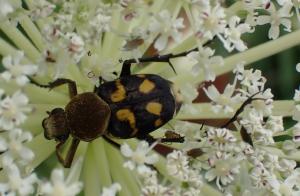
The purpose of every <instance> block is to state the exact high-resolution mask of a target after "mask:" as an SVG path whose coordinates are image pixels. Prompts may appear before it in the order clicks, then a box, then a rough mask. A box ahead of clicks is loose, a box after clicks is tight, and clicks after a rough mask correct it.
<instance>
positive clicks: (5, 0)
mask: <svg viewBox="0 0 300 196" xmlns="http://www.w3.org/2000/svg"><path fill="white" fill-rule="evenodd" d="M13 11H14V7H13V6H12V5H11V3H10V1H9V0H0V21H3V20H4V19H6V17H7V15H8V14H10V13H12V12H13Z"/></svg>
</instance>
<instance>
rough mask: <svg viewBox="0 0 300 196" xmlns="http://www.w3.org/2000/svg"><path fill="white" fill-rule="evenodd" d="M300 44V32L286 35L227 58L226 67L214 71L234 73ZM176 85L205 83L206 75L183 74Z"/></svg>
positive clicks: (176, 81)
mask: <svg viewBox="0 0 300 196" xmlns="http://www.w3.org/2000/svg"><path fill="white" fill-rule="evenodd" d="M299 44H300V30H297V31H294V32H292V33H289V34H287V35H284V36H282V37H280V38H278V39H276V40H272V41H269V42H266V43H263V44H260V45H258V46H256V47H253V48H250V49H248V50H246V51H244V52H240V53H237V54H234V55H231V56H229V57H227V58H225V61H224V66H219V65H214V66H212V69H213V70H214V72H215V74H216V75H221V74H224V73H227V72H230V71H232V70H233V69H234V68H236V65H237V64H239V63H245V65H249V64H251V63H253V62H256V61H259V60H261V59H264V58H266V57H269V56H271V55H274V54H277V53H279V52H281V51H284V50H286V49H289V48H292V47H294V46H297V45H299ZM173 81H174V82H175V83H186V82H187V83H201V82H203V81H204V74H203V73H201V74H199V75H198V76H193V75H192V74H184V75H183V74H182V75H178V76H176V77H174V78H173Z"/></svg>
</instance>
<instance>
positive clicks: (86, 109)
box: [65, 92, 110, 142]
mask: <svg viewBox="0 0 300 196" xmlns="http://www.w3.org/2000/svg"><path fill="white" fill-rule="evenodd" d="M65 113H66V119H67V124H68V126H69V129H70V133H71V135H72V136H73V137H75V138H78V139H80V140H83V141H86V142H88V141H91V140H93V139H96V138H98V137H100V136H101V135H103V134H105V132H106V129H107V125H108V122H109V118H110V108H109V106H108V105H107V103H105V102H104V101H103V100H102V99H101V98H100V97H99V96H97V95H96V94H94V93H92V92H87V93H82V94H78V95H76V96H75V97H73V98H72V99H71V101H70V102H69V103H68V104H67V106H66V108H65Z"/></svg>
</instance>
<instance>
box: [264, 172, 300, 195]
mask: <svg viewBox="0 0 300 196" xmlns="http://www.w3.org/2000/svg"><path fill="white" fill-rule="evenodd" d="M269 183H270V185H271V186H272V188H273V190H272V192H273V193H274V194H275V195H277V196H282V195H290V196H298V195H300V170H299V169H296V170H294V172H293V173H292V174H291V175H290V176H289V177H287V178H286V179H285V180H284V181H283V182H280V181H279V180H274V179H271V180H269Z"/></svg>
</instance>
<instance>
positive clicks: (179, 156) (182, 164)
mask: <svg viewBox="0 0 300 196" xmlns="http://www.w3.org/2000/svg"><path fill="white" fill-rule="evenodd" d="M188 163H189V162H188V157H187V156H186V155H184V154H183V153H182V152H181V151H178V150H174V151H173V152H172V153H170V154H168V156H167V165H166V166H167V170H168V172H169V174H170V175H172V176H174V177H176V178H178V179H180V180H181V181H187V180H188V173H189V166H188Z"/></svg>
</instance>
